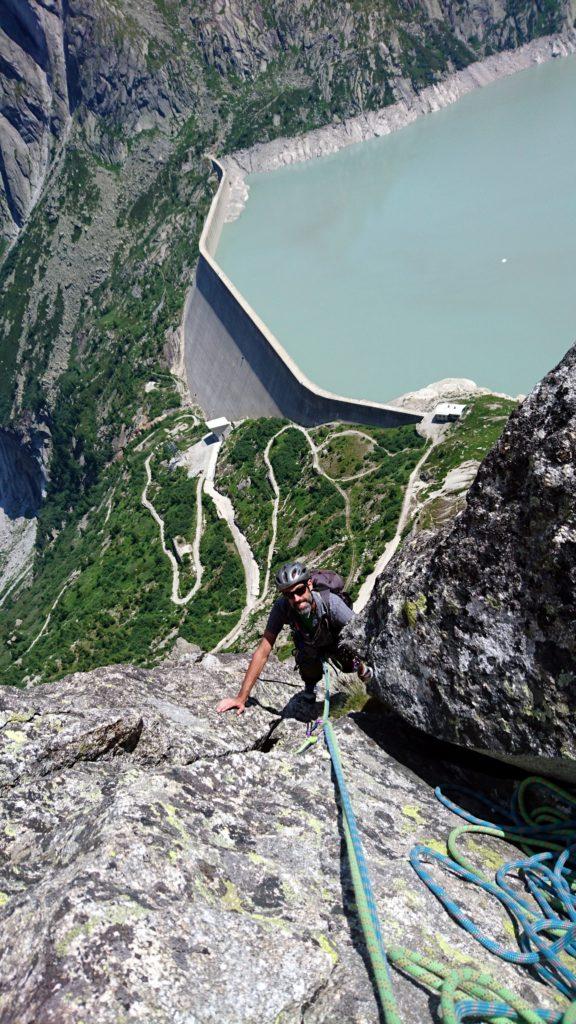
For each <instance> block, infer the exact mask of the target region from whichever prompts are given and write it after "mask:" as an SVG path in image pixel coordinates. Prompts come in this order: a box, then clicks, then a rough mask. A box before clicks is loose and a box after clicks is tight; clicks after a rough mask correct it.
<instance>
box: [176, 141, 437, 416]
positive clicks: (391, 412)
mask: <svg viewBox="0 0 576 1024" xmlns="http://www.w3.org/2000/svg"><path fill="white" fill-rule="evenodd" d="M213 165H214V167H215V169H216V171H217V174H218V177H219V187H218V191H217V193H216V195H215V196H214V199H213V201H212V205H211V207H210V211H209V214H208V217H207V219H206V223H205V225H204V230H203V232H202V236H201V238H200V257H199V261H198V266H197V270H196V277H195V281H194V285H193V287H192V289H191V291H190V293H189V295H188V298H187V302H186V307H185V310H184V320H183V330H184V360H185V370H186V377H187V381H188V387H189V389H190V394H191V396H192V398H193V399H194V401H195V402H197V403H198V405H199V406H200V407H201V408H202V409H203V411H204V413H205V415H206V416H207V417H208V418H211V417H214V416H226V417H227V418H228V419H230V420H239V419H244V418H247V417H259V416H282V417H285V418H286V419H290V420H293V421H294V422H295V423H299V424H301V425H302V426H315V425H316V424H320V423H328V422H330V421H332V420H342V421H344V422H348V423H361V424H364V425H366V426H378V427H393V426H402V425H403V424H406V423H418V422H419V421H420V420H421V419H422V413H420V412H418V411H417V410H412V409H404V408H396V407H395V406H391V405H381V404H379V403H377V402H363V401H359V400H356V399H352V398H345V397H342V396H340V395H334V394H332V393H331V392H329V391H324V390H322V389H321V388H318V387H316V386H315V385H314V384H312V382H311V381H309V380H308V379H307V378H306V377H305V376H304V374H303V373H302V372H301V370H300V369H299V367H298V366H297V365H296V363H295V362H294V361H293V360H292V359H291V358H290V356H289V355H288V353H287V352H286V351H285V350H284V348H283V347H282V345H281V344H280V342H279V341H278V339H277V338H276V337H275V336H274V335H273V334H272V332H271V331H270V330H269V329H268V328H267V326H266V324H264V323H263V322H262V320H261V319H260V318H259V317H258V315H257V313H256V312H255V311H254V310H253V309H252V308H251V307H250V305H249V304H248V303H247V302H246V300H245V298H244V297H243V296H242V295H241V294H240V292H239V291H238V289H237V288H235V286H234V284H233V283H232V281H230V280H229V278H228V277H227V276H226V274H225V273H224V272H223V270H222V268H221V267H220V266H219V265H218V262H217V260H216V250H217V246H218V242H219V239H220V234H221V231H222V227H223V225H224V223H225V221H226V218H227V214H228V209H229V202H230V182H229V180H228V178H227V175H226V172H225V171H224V168H223V167H222V166H221V165H220V164H219V163H218V161H217V160H213Z"/></svg>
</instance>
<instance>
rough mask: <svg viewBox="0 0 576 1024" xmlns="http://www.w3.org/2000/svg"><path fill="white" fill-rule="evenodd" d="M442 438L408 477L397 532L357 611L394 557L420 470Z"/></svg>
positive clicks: (366, 583) (364, 589)
mask: <svg viewBox="0 0 576 1024" xmlns="http://www.w3.org/2000/svg"><path fill="white" fill-rule="evenodd" d="M441 440H442V438H441V437H438V438H435V439H434V440H433V441H432V444H431V445H430V447H429V448H427V449H426V451H425V452H424V455H423V456H422V458H421V459H420V460H419V461H418V462H417V463H416V465H415V467H414V469H413V470H412V472H411V474H410V476H409V478H408V483H407V484H406V490H405V492H404V500H403V501H402V508H401V509H400V515H399V517H398V524H397V526H396V533H395V534H394V536H393V537H392V540H389V541H388V543H387V545H386V547H385V548H384V551H383V552H382V554H381V555H380V558H379V559H378V561H377V562H376V565H375V566H374V569H373V571H372V572H371V573H370V575H369V576H367V577H366V579H365V580H364V583H363V584H362V586H361V587H360V590H359V592H358V597H357V598H356V600H355V602H354V611H355V612H359V611H362V609H363V608H364V607H365V605H366V604H367V602H368V599H369V597H370V594H371V593H372V590H373V588H374V584H375V582H376V579H377V577H378V576H379V575H380V573H381V572H383V571H384V569H385V568H386V566H387V565H388V562H389V561H390V559H391V558H392V555H393V554H394V553H395V551H396V549H397V547H398V545H399V543H400V538H401V537H402V533H403V532H404V528H405V526H406V523H407V522H408V518H409V515H410V507H411V505H412V499H413V497H414V491H415V489H416V485H417V484H418V481H419V477H420V470H421V469H422V466H423V465H424V463H425V462H426V459H427V458H428V457H429V455H430V453H431V452H432V451H433V449H434V448H435V447H436V445H437V444H439V443H440V441H441Z"/></svg>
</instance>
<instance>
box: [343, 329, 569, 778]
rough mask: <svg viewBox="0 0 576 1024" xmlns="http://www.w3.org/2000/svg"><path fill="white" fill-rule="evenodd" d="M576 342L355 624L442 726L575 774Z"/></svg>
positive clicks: (393, 686)
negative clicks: (451, 510)
mask: <svg viewBox="0 0 576 1024" xmlns="http://www.w3.org/2000/svg"><path fill="white" fill-rule="evenodd" d="M575 593H576V346H574V347H573V348H571V349H570V351H569V352H568V354H567V355H566V356H565V358H564V359H563V360H562V361H561V362H560V363H559V365H558V366H557V367H556V368H555V369H554V370H552V372H551V373H549V374H548V376H547V377H545V378H544V379H543V380H542V381H541V383H540V384H539V385H538V386H537V387H536V388H535V389H534V391H533V392H532V393H531V395H530V396H529V397H528V398H527V399H526V401H525V402H524V403H523V405H522V406H521V407H520V408H519V410H518V411H516V412H515V413H513V415H512V416H511V418H510V420H509V422H508V425H507V427H506V429H505V430H504V433H503V434H502V437H501V438H500V440H499V442H498V443H497V444H496V445H495V447H494V448H493V449H492V451H491V452H490V453H489V454H488V456H487V457H486V458H485V460H484V462H483V463H482V465H481V467H480V469H479V472H478V475H477V477H476V480H475V482H474V483H473V485H472V487H471V488H470V490H469V492H468V496H467V500H466V507H465V509H464V510H463V511H462V512H461V513H460V514H459V515H458V516H457V517H456V519H455V521H454V522H453V524H451V525H450V526H448V527H446V528H445V529H444V530H443V531H441V532H439V533H437V534H434V535H431V534H429V533H428V534H420V535H419V536H418V537H417V538H415V539H414V540H413V541H412V542H410V543H408V544H406V545H405V547H404V548H403V549H402V550H401V551H400V553H399V555H398V556H397V557H396V558H395V560H393V561H392V562H391V564H390V566H389V567H388V568H387V570H386V572H385V573H383V575H382V576H381V577H380V579H379V580H378V582H377V585H376V588H375V591H374V594H373V597H372V600H371V602H370V604H369V605H368V606H367V609H366V611H365V612H364V613H363V615H362V616H361V617H360V618H359V619H357V620H356V621H355V622H354V623H353V624H352V626H351V628H350V637H351V639H353V640H354V642H355V643H356V645H357V646H359V647H360V648H363V649H365V650H366V651H367V653H368V656H369V658H370V661H371V662H372V663H373V664H374V666H375V670H376V678H375V687H376V691H377V692H378V694H379V695H380V696H381V697H382V698H383V699H385V700H386V702H387V703H388V704H389V705H390V706H392V707H393V708H394V709H396V710H397V711H398V712H399V713H400V714H401V715H402V716H403V717H404V718H405V719H406V720H407V721H408V722H410V723H411V724H412V725H414V726H416V727H418V728H420V729H423V730H426V731H427V732H429V733H431V734H432V735H435V736H439V737H442V738H443V739H446V740H450V741H452V742H456V743H459V744H462V745H465V746H467V747H473V748H476V749H479V750H484V751H490V752H491V753H493V754H496V755H498V756H501V757H504V758H506V759H509V760H515V761H516V763H518V764H521V765H523V766H524V767H527V768H528V769H530V770H532V769H534V768H535V769H537V770H544V771H547V772H551V773H553V774H556V775H559V776H560V777H563V778H567V779H574V778H576V738H575V736H574V719H573V712H574V695H575V686H576V614H575V612H576V602H575V596H574V595H575Z"/></svg>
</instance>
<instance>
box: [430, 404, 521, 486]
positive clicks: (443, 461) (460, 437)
mask: <svg viewBox="0 0 576 1024" xmlns="http://www.w3.org/2000/svg"><path fill="white" fill-rule="evenodd" d="M516 405H517V403H516V402H515V401H514V400H513V399H508V398H496V396H494V395H481V396H480V397H479V398H473V399H471V400H470V402H469V408H468V411H467V412H466V414H465V415H464V416H463V417H462V419H461V420H459V421H458V422H457V423H456V424H455V425H454V427H453V428H452V430H451V431H450V433H449V434H448V436H447V438H446V440H445V441H443V442H442V444H440V445H438V446H437V447H436V448H435V449H434V451H433V452H432V453H431V454H430V458H429V459H428V460H427V461H426V465H425V466H424V467H423V471H422V479H423V480H426V481H427V482H428V483H429V484H430V487H431V489H434V490H435V489H437V487H439V486H440V484H441V483H442V481H443V480H444V479H445V477H446V475H447V473H449V472H450V470H452V469H455V468H456V467H457V466H460V465H461V464H462V463H463V462H468V461H469V460H471V459H475V460H477V461H478V462H480V461H481V460H482V459H483V458H484V456H485V455H486V453H487V452H488V451H489V450H490V448H492V446H493V445H494V444H496V441H497V440H498V438H499V437H500V434H501V433H502V431H503V429H504V427H505V426H506V423H507V421H508V417H509V416H510V413H511V412H512V411H513V410H514V409H515V408H516Z"/></svg>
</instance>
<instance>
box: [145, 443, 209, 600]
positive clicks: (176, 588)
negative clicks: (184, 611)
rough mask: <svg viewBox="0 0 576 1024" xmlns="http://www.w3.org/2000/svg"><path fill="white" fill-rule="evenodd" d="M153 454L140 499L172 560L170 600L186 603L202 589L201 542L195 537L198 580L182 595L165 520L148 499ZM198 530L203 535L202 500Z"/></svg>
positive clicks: (147, 465)
mask: <svg viewBox="0 0 576 1024" xmlns="http://www.w3.org/2000/svg"><path fill="white" fill-rule="evenodd" d="M153 455H154V452H150V455H149V456H148V458H147V459H146V460H145V462H144V468H145V470H146V483H145V485H144V490H143V491H142V495H141V499H140V500H141V502H142V504H143V505H144V508H146V509H148V511H149V513H150V515H151V516H152V518H153V520H154V522H155V523H157V525H158V529H159V530H160V544H161V545H162V550H163V552H164V554H165V555H166V558H167V559H168V561H169V562H170V566H171V569H172V591H171V594H170V600H171V601H172V603H173V604H176V605H186V604H188V602H189V601H191V600H192V598H193V597H194V595H195V594H197V593H198V591H199V589H200V585H201V583H202V565H201V562H200V544H199V543H198V546H197V547H196V538H195V547H194V548H193V552H192V557H193V561H194V571H195V573H196V580H195V582H194V586H193V587H192V590H190V591H189V592H188V593H187V594H186V596H185V597H180V566H179V564H178V560H177V558H176V556H175V555H174V554H173V552H172V551H170V550H169V548H167V547H166V538H165V534H164V520H163V519H162V517H161V516H159V515H158V512H157V511H156V509H155V508H154V505H153V504H152V502H151V501H150V500H149V499H148V488H149V486H150V484H151V483H152V471H151V469H150V462H151V460H152V457H153ZM200 483H201V481H199V484H200ZM196 495H197V497H198V491H197V492H196ZM198 531H200V535H201V533H202V503H201V502H200V507H197V508H196V534H197V535H198Z"/></svg>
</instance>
